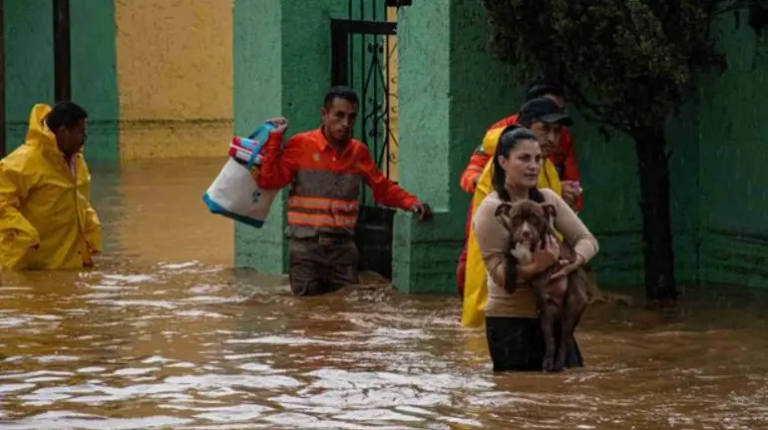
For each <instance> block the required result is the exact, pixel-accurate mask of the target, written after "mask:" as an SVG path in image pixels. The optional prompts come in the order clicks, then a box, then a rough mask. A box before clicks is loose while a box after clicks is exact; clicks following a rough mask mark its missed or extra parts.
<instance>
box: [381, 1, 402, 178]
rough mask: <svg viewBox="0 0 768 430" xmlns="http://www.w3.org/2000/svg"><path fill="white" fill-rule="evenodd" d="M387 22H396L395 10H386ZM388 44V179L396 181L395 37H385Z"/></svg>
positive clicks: (391, 8)
mask: <svg viewBox="0 0 768 430" xmlns="http://www.w3.org/2000/svg"><path fill="white" fill-rule="evenodd" d="M387 21H389V22H397V8H394V7H389V8H387ZM387 37H388V43H385V44H384V46H386V47H387V48H388V51H389V52H388V53H387V55H386V57H385V58H384V61H385V63H384V64H385V67H387V68H388V69H389V82H388V83H387V85H388V86H389V88H388V89H389V96H388V97H389V139H388V142H387V149H388V150H389V159H390V164H389V175H388V176H389V178H390V179H391V180H393V181H397V178H398V164H399V163H398V145H399V143H400V139H399V135H398V133H397V101H398V98H397V36H387Z"/></svg>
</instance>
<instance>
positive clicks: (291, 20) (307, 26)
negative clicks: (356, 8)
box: [233, 0, 347, 274]
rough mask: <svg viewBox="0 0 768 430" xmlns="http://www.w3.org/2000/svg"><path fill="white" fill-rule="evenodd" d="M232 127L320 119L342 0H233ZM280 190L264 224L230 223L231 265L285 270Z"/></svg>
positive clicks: (243, 130) (300, 126)
mask: <svg viewBox="0 0 768 430" xmlns="http://www.w3.org/2000/svg"><path fill="white" fill-rule="evenodd" d="M233 13H234V15H233V16H234V37H235V40H234V104H235V106H234V115H235V134H237V135H240V136H243V135H247V134H248V133H250V132H251V131H252V130H253V128H254V127H256V126H257V125H258V124H259V123H261V122H262V121H264V120H265V119H268V118H271V117H275V116H280V115H283V116H285V117H287V118H288V120H289V122H290V129H289V132H288V135H287V136H286V138H288V137H290V135H291V134H294V133H296V132H301V131H306V130H309V129H313V128H316V127H318V125H319V123H320V106H321V104H322V100H323V96H324V95H325V92H326V91H327V90H328V88H329V86H330V83H331V82H330V81H331V73H330V70H331V69H330V67H331V47H330V18H332V17H334V18H335V17H339V18H342V17H346V13H347V1H346V0H259V1H258V2H256V1H252V0H235V2H234V8H233ZM284 194H285V193H283V195H282V196H281V197H280V198H278V199H277V200H276V201H275V202H274V204H273V206H272V211H271V213H270V214H269V220H268V222H266V223H265V225H264V227H263V228H261V229H255V228H253V227H248V226H245V225H242V224H240V223H238V224H236V227H235V265H236V266H237V267H250V268H254V269H257V270H259V271H261V272H263V273H271V274H279V273H285V271H286V269H287V265H288V258H287V246H286V244H287V241H286V235H285V228H286V222H285V199H284Z"/></svg>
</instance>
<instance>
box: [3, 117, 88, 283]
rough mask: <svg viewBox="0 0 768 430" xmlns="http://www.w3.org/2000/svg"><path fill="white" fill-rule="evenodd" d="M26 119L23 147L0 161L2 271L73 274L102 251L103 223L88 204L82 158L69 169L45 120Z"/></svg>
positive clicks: (78, 156)
mask: <svg viewBox="0 0 768 430" xmlns="http://www.w3.org/2000/svg"><path fill="white" fill-rule="evenodd" d="M50 111H51V107H50V106H48V105H44V104H37V105H35V106H34V107H33V108H32V112H31V113H30V115H29V130H28V131H27V137H26V140H25V142H24V145H22V146H20V147H19V148H18V149H16V150H15V151H13V152H12V153H11V154H9V155H8V156H7V157H5V158H4V159H2V160H0V264H1V265H2V269H3V270H22V269H73V268H80V267H83V266H87V265H90V264H92V258H91V257H92V255H93V254H96V253H98V252H100V251H101V224H100V222H99V218H98V216H97V215H96V211H94V210H93V208H92V207H91V204H90V203H89V202H88V198H89V196H90V184H91V175H90V173H89V172H88V167H87V166H86V164H85V160H83V155H82V153H79V154H77V155H75V157H74V158H73V160H72V169H73V170H74V173H73V170H71V168H70V166H69V165H68V163H67V161H66V159H65V157H64V154H63V153H62V152H61V151H60V150H59V148H58V146H57V145H56V137H55V136H54V134H53V132H51V130H50V129H48V126H47V125H46V124H45V122H44V120H45V117H46V116H47V115H48V113H49V112H50Z"/></svg>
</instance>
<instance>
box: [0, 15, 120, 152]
mask: <svg viewBox="0 0 768 430" xmlns="http://www.w3.org/2000/svg"><path fill="white" fill-rule="evenodd" d="M52 5H53V2H51V1H50V0H25V1H6V2H5V20H4V21H5V22H4V24H5V49H6V54H5V55H6V64H5V67H6V114H7V121H8V128H7V134H6V139H7V140H6V142H7V145H8V150H9V152H10V151H12V150H13V149H15V148H16V147H18V146H19V145H21V144H22V143H24V136H25V134H26V132H27V126H28V124H27V121H28V119H29V112H30V110H31V109H32V106H33V105H34V104H36V103H49V104H52V103H53V101H54V100H53V99H54V95H53V86H54V79H53V74H54V70H53V6H52ZM69 7H70V37H71V56H72V59H71V67H72V100H73V101H75V102H76V103H78V104H80V105H82V106H83V107H84V108H85V109H86V110H87V111H88V115H89V135H90V136H89V139H88V145H87V148H86V151H85V155H86V159H87V160H88V161H117V160H118V158H119V153H118V146H117V118H118V91H117V72H116V63H115V61H116V60H115V17H114V1H113V0H72V1H71V2H70V6H69Z"/></svg>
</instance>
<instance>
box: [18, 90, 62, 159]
mask: <svg viewBox="0 0 768 430" xmlns="http://www.w3.org/2000/svg"><path fill="white" fill-rule="evenodd" d="M51 110H52V109H51V107H50V106H49V105H47V104H43V103H39V104H36V105H34V106H33V107H32V111H31V112H30V113H29V128H28V129H27V137H26V140H25V142H24V144H25V145H29V146H31V147H33V148H38V149H40V150H43V151H46V152H52V153H57V154H61V155H64V154H63V153H62V152H61V150H59V146H58V144H57V143H56V135H54V134H53V132H52V131H51V129H49V128H48V125H47V124H46V123H45V119H46V118H47V117H48V114H49V113H51Z"/></svg>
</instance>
